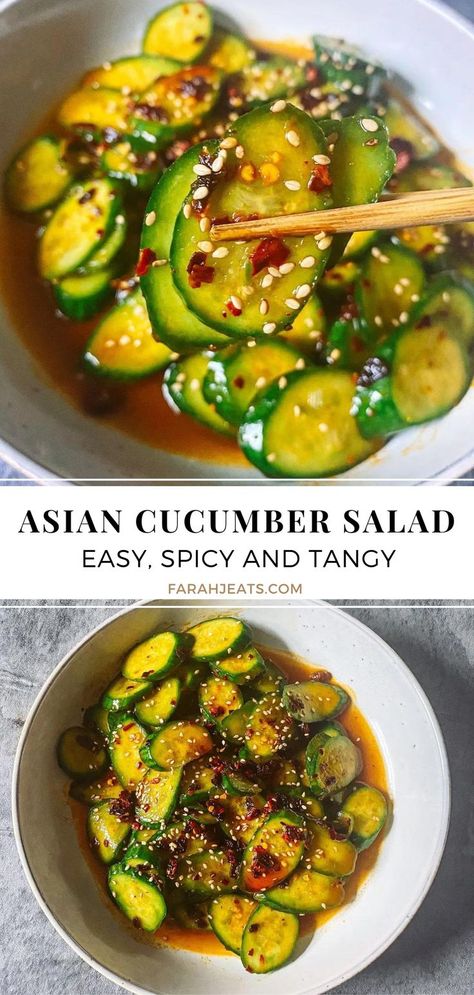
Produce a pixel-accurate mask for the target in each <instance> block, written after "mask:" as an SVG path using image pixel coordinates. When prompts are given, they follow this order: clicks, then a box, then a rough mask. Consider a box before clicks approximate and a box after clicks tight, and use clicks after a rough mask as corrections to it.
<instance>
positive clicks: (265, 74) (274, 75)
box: [230, 56, 306, 108]
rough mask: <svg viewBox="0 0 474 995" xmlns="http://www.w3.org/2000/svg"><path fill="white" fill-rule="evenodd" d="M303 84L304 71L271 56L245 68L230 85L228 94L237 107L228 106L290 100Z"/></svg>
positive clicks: (304, 68)
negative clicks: (230, 90)
mask: <svg viewBox="0 0 474 995" xmlns="http://www.w3.org/2000/svg"><path fill="white" fill-rule="evenodd" d="M305 83H306V67H305V66H304V65H301V64H300V63H299V62H291V61H290V60H289V59H285V58H283V57H282V56H274V57H273V58H271V59H265V60H262V61H261V62H252V63H250V64H249V65H247V66H245V67H244V68H243V70H242V72H241V73H239V76H238V77H237V79H233V80H232V81H231V86H232V93H233V94H234V92H236V93H237V95H238V97H237V99H238V100H239V101H240V103H239V104H238V105H237V104H236V103H233V102H232V97H231V101H230V104H231V106H240V107H241V106H242V105H243V106H244V107H246V108H252V107H258V106H259V105H260V104H266V103H268V101H269V100H278V99H279V98H281V97H290V96H291V95H292V94H293V93H296V91H297V90H301V89H302V87H303V86H304V85H305Z"/></svg>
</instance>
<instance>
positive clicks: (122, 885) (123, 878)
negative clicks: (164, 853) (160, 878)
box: [108, 865, 166, 933]
mask: <svg viewBox="0 0 474 995" xmlns="http://www.w3.org/2000/svg"><path fill="white" fill-rule="evenodd" d="M108 883H109V891H110V894H111V895H112V898H113V900H114V902H115V904H116V905H118V907H119V909H120V911H121V912H123V913H124V915H126V916H127V919H130V920H131V921H132V922H133V924H134V926H137V927H138V928H139V929H144V930H146V931H147V932H148V933H154V932H155V930H157V929H158V928H159V926H161V923H162V922H163V919H164V918H165V916H166V902H165V900H164V898H163V895H162V893H161V891H160V890H159V888H158V887H157V885H156V884H155V882H154V881H151V880H148V879H147V878H145V877H143V876H142V875H140V874H138V873H137V872H136V871H134V870H132V869H131V868H130V870H125V869H124V868H123V867H121V866H120V865H119V866H118V867H111V869H110V871H109V879H108Z"/></svg>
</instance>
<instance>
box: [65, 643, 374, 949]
mask: <svg viewBox="0 0 474 995" xmlns="http://www.w3.org/2000/svg"><path fill="white" fill-rule="evenodd" d="M258 648H259V649H260V652H261V653H262V654H263V655H264V656H265V659H267V660H271V661H272V662H273V663H274V664H275V666H277V667H278V668H279V669H280V670H281V671H283V673H284V674H285V676H286V677H287V678H288V679H289V680H291V681H297V680H299V681H301V680H305V679H306V678H307V677H309V676H311V674H312V673H314V668H315V665H314V664H311V665H310V664H309V663H308V662H307V661H305V660H302V659H300V658H299V657H296V656H293V655H292V654H291V653H286V652H282V651H280V650H274V649H268V648H267V647H262V646H259V647H258ZM335 679H336V680H337V675H335ZM347 690H348V692H349V693H350V695H351V698H353V696H354V692H353V691H352V690H351V689H350V688H347ZM338 722H340V723H341V725H343V726H344V727H345V729H346V730H347V733H348V735H349V736H350V738H351V739H352V740H354V742H357V745H358V747H359V749H360V751H361V753H362V757H363V764H364V765H363V769H362V772H361V774H360V777H359V780H361V781H365V782H367V783H368V784H371V785H373V786H374V787H375V788H379V789H380V790H381V791H383V792H384V793H385V794H386V795H387V796H388V782H387V774H386V770H385V764H384V761H383V757H382V754H381V752H380V747H379V746H378V743H377V740H376V738H375V736H374V734H373V732H372V730H371V728H370V726H369V725H368V723H367V721H366V719H365V718H364V716H363V715H362V712H361V711H360V710H359V709H358V707H357V705H356V704H355V703H354V702H353V701H352V702H351V704H350V705H349V707H348V708H347V709H346V711H345V712H344V713H343V714H342V716H339V717H338ZM68 803H69V805H70V809H71V814H72V818H73V820H74V825H75V828H76V832H77V837H78V841H79V845H80V847H81V850H82V852H83V854H84V858H85V860H86V861H87V863H88V865H89V867H90V869H91V872H92V874H93V875H94V878H95V880H96V882H97V884H98V886H99V888H100V892H101V895H102V896H103V900H104V904H106V905H107V908H108V909H109V910H110V911H112V913H113V914H114V915H116V916H117V919H118V921H119V922H120V923H121V925H122V927H124V928H125V929H129V930H133V935H134V937H135V938H136V939H137V940H140V941H141V942H143V943H146V944H148V945H150V944H151V945H153V946H167V947H175V948H177V949H181V950H190V951H194V952H195V953H200V954H204V955H214V956H228V957H233V956H235V955H234V954H232V953H230V952H229V951H228V950H226V949H225V947H223V946H222V944H221V943H220V942H219V940H218V939H217V937H216V936H215V935H214V933H212V932H204V931H200V930H188V929H183V928H182V927H181V926H177V925H175V924H174V923H171V922H165V923H164V924H163V925H162V926H161V927H160V929H158V930H157V932H156V933H154V934H152V935H149V934H146V933H144V932H143V931H140V930H135V929H133V927H132V926H131V925H130V924H129V923H128V921H127V920H126V919H125V918H124V916H122V915H121V913H120V912H119V911H118V910H117V909H116V908H115V906H114V905H113V904H112V902H111V901H110V900H109V898H108V895H107V872H106V870H105V868H104V867H103V866H102V865H100V864H99V862H98V861H97V860H96V859H95V857H94V856H93V854H92V851H91V849H90V847H89V844H88V840H87V833H86V819H85V815H84V811H85V810H84V806H83V805H80V804H79V803H78V802H75V801H74V800H72V799H69V798H68ZM384 835H385V832H382V833H381V834H380V836H379V838H378V839H377V840H376V841H375V843H374V844H373V845H372V846H371V847H370V849H368V850H365V851H364V852H363V853H361V854H359V856H358V858H357V864H356V868H355V871H354V873H353V874H352V875H351V877H349V878H347V879H346V883H345V899H344V903H343V905H342V906H340V907H339V908H337V909H328V910H327V911H325V912H318V913H317V914H316V915H309V916H303V917H302V918H301V920H300V932H301V933H302V934H303V935H305V934H308V933H312V932H314V930H315V929H316V928H318V929H319V928H320V927H321V926H322V925H324V923H326V922H327V921H328V920H329V919H332V917H333V916H335V915H337V913H338V912H339V911H340V908H344V906H346V905H347V904H348V903H350V902H352V901H354V899H355V898H356V896H357V893H358V891H359V889H360V888H361V887H362V885H363V884H364V882H365V881H366V879H367V877H368V875H369V874H370V871H371V870H372V868H373V866H374V864H375V862H376V860H377V857H378V854H379V851H380V847H381V846H382V844H383V839H384Z"/></svg>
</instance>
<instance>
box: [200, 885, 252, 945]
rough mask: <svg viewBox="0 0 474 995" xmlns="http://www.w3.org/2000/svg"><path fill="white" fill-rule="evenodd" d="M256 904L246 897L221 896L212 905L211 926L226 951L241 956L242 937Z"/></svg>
mask: <svg viewBox="0 0 474 995" xmlns="http://www.w3.org/2000/svg"><path fill="white" fill-rule="evenodd" d="M256 908H257V904H256V902H253V901H252V899H251V898H245V896H244V895H219V897H218V898H215V899H214V901H213V902H212V904H211V910H210V920H211V926H212V929H213V930H214V933H215V934H216V936H217V939H218V940H220V941H221V943H222V945H223V946H224V947H225V948H226V950H232V952H233V953H234V954H240V948H241V945H242V936H243V933H244V929H245V927H246V925H247V922H248V920H249V918H250V916H251V915H252V912H254V911H255V909H256Z"/></svg>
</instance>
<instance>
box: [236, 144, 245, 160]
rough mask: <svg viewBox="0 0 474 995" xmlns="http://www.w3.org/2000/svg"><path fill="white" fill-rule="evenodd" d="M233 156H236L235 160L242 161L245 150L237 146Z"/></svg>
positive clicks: (241, 146)
mask: <svg viewBox="0 0 474 995" xmlns="http://www.w3.org/2000/svg"><path fill="white" fill-rule="evenodd" d="M235 154H236V157H237V159H243V158H244V155H245V149H244V147H243V145H238V146H237V148H236V150H235Z"/></svg>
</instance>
